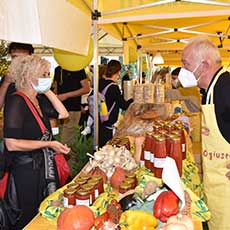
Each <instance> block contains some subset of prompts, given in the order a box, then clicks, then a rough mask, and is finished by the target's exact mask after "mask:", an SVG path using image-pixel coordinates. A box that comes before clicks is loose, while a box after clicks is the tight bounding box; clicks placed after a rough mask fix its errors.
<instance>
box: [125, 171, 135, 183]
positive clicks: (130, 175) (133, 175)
mask: <svg viewBox="0 0 230 230" xmlns="http://www.w3.org/2000/svg"><path fill="white" fill-rule="evenodd" d="M125 176H126V178H132V179H134V181H135V183H136V184H137V177H136V174H135V173H134V172H126V174H125Z"/></svg>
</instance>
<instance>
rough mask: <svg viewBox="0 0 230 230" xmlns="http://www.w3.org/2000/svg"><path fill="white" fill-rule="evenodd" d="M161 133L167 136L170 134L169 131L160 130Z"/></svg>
mask: <svg viewBox="0 0 230 230" xmlns="http://www.w3.org/2000/svg"><path fill="white" fill-rule="evenodd" d="M159 133H160V134H163V135H166V134H167V133H168V131H167V130H160V131H159Z"/></svg>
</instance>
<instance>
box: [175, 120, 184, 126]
mask: <svg viewBox="0 0 230 230" xmlns="http://www.w3.org/2000/svg"><path fill="white" fill-rule="evenodd" d="M175 123H176V124H179V125H183V122H182V121H181V120H177V121H176V122H175Z"/></svg>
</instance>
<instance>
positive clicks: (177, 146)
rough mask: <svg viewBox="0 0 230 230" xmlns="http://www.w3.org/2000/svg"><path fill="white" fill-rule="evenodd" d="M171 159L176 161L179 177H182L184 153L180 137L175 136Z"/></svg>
mask: <svg viewBox="0 0 230 230" xmlns="http://www.w3.org/2000/svg"><path fill="white" fill-rule="evenodd" d="M169 156H170V157H171V158H173V159H174V160H175V163H176V166H177V169H178V172H179V175H180V177H181V175H182V151H181V140H180V137H177V136H173V137H172V143H171V149H170V155H169Z"/></svg>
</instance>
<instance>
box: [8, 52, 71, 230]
mask: <svg viewBox="0 0 230 230" xmlns="http://www.w3.org/2000/svg"><path fill="white" fill-rule="evenodd" d="M49 72H50V64H49V62H48V61H46V60H45V59H42V58H40V57H38V56H35V55H27V56H24V57H17V58H14V59H13V60H12V63H11V65H10V69H9V74H10V75H11V76H12V78H13V80H14V81H15V86H16V89H17V91H19V92H22V93H23V94H24V95H25V96H26V97H27V98H28V100H30V102H31V103H32V106H33V108H34V110H35V111H36V112H37V113H38V116H39V117H40V119H41V121H42V122H43V124H44V125H45V127H46V132H45V133H44V134H43V132H42V131H41V129H40V126H39V124H38V122H37V121H36V119H35V117H34V115H33V113H32V112H31V110H30V109H29V107H28V105H27V103H26V102H25V99H24V98H23V97H22V96H20V95H17V94H12V95H10V96H9V98H8V100H7V104H6V105H5V116H4V141H5V150H4V151H5V156H6V158H7V162H8V163H9V167H8V172H9V178H8V184H7V191H6V194H5V198H4V199H5V200H6V202H7V204H8V205H9V206H10V207H11V208H12V209H17V210H19V211H20V213H21V214H20V215H19V217H18V219H17V218H15V219H14V221H15V223H14V226H12V228H10V229H22V228H23V227H24V226H25V225H26V224H27V223H28V222H29V221H30V220H31V219H32V218H33V217H34V216H35V215H36V214H37V212H38V208H39V205H40V203H41V202H42V200H43V199H44V198H45V197H46V196H48V195H49V194H51V193H52V192H54V191H55V190H56V189H57V188H58V187H59V178H58V174H57V168H56V164H55V161H54V154H55V152H57V153H63V154H68V153H69V151H70V149H69V148H68V147H67V146H66V145H63V144H61V143H60V142H58V141H54V140H53V139H52V134H51V127H50V123H49V118H58V119H63V118H67V117H68V112H67V110H66V109H65V107H64V106H63V104H62V103H61V101H60V100H59V99H58V98H57V97H56V96H55V94H54V93H53V92H52V91H51V90H50V86H51V78H50V76H49ZM38 94H45V95H46V97H47V98H48V99H49V101H50V103H51V104H52V106H53V108H54V110H53V111H51V110H50V109H47V106H46V105H44V104H43V101H42V100H40V98H39V97H38Z"/></svg>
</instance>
